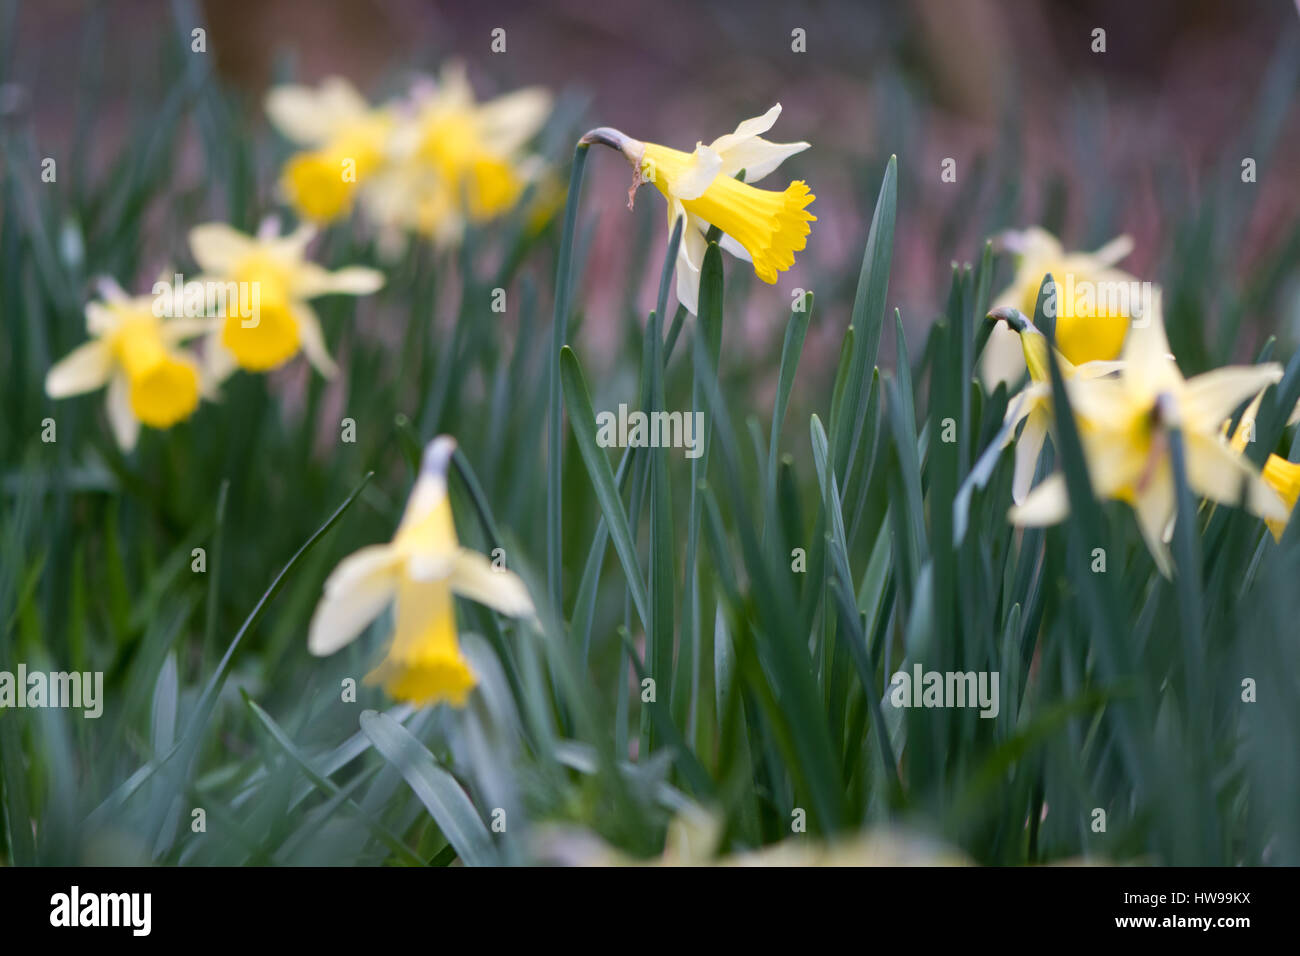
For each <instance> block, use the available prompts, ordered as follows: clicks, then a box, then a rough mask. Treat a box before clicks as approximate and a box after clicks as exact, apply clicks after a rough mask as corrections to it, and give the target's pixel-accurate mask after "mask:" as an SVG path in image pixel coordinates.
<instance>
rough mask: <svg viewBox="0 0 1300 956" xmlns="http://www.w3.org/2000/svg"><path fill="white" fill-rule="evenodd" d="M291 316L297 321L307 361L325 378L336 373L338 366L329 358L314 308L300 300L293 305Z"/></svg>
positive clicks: (299, 336)
mask: <svg viewBox="0 0 1300 956" xmlns="http://www.w3.org/2000/svg"><path fill="white" fill-rule="evenodd" d="M293 317H294V319H295V320H296V321H297V322H298V339H299V341H300V342H301V344H302V351H303V354H304V355H306V356H307V361H309V362H311V364H312V365H313V367H315V369H316V371H318V372H320V373H321V374H322V375H324V376H325V377H326V378H333V377H334V376H336V375H338V373H339V367H338V365H337V364H335V362H334V360H333V359H332V358H330V353H329V347H328V346H327V345H326V344H325V333H324V332H323V331H321V327H320V319H319V318H317V316H316V310H315V309H313V308H312V307H311V306H309V305H307V304H306V303H302V302H300V303H298V304H296V305H295V306H294V307H293Z"/></svg>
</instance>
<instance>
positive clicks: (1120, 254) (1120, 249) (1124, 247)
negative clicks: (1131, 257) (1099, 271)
mask: <svg viewBox="0 0 1300 956" xmlns="http://www.w3.org/2000/svg"><path fill="white" fill-rule="evenodd" d="M1132 251H1133V237H1132V236H1116V237H1115V238H1114V239H1112V240H1111V241H1110V242H1108V243H1106V244H1105V245H1104V246H1102V247H1101V248H1100V249H1098V250H1097V251H1096V252H1094V253H1093V254H1092V258H1093V259H1094V260H1096V263H1097V265H1099V266H1103V267H1105V266H1113V265H1114V264H1115V263H1117V262H1119V261H1120V260H1121V259H1123V258H1124V257H1125V256H1127V255H1128V254H1129V253H1130V252H1132Z"/></svg>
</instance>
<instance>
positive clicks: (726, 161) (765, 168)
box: [719, 136, 810, 183]
mask: <svg viewBox="0 0 1300 956" xmlns="http://www.w3.org/2000/svg"><path fill="white" fill-rule="evenodd" d="M809 145H810V144H809V143H804V142H798V143H773V142H769V141H768V140H765V139H763V138H762V137H761V136H755V137H754V138H753V139H751V140H747V141H746V142H744V143H741V144H740V145H739V146H735V147H733V148H732V149H729V150H727V152H726V153H723V154H721V155H722V168H721V169H720V170H719V175H722V176H735V175H736V174H737V173H738V172H740V171H741V170H742V169H743V170H744V171H745V182H747V183H756V182H758V181H759V180H760V179H763V178H764V177H766V176H767V175H769V174H770V173H772V172H773V171H775V170H776V168H777V167H778V166H780V165H781V164H782V163H783V162H785V161H786V160H787V159H789V158H790V157H791V156H793V155H795V154H796V153H802V152H803V151H804V150H805V149H807V148H808V147H809Z"/></svg>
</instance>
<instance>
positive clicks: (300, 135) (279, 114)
mask: <svg viewBox="0 0 1300 956" xmlns="http://www.w3.org/2000/svg"><path fill="white" fill-rule="evenodd" d="M368 109H369V106H368V104H367V103H366V101H365V99H364V98H363V97H362V96H361V94H360V93H358V92H357V91H356V88H355V87H354V86H353V85H352V84H351V83H349V82H348V81H347V80H345V79H343V78H341V77H337V76H332V77H330V78H329V79H327V80H325V81H324V82H322V83H321V85H320V88H319V89H312V88H311V87H310V86H300V85H296V84H291V85H287V86H277V87H275V88H274V89H273V90H271V92H270V93H268V94H267V96H266V113H267V116H269V117H270V119H271V122H272V123H274V124H275V126H276V128H277V129H279V130H280V132H281V133H283V134H284V135H285V136H286V137H288V138H289V139H291V140H293V141H294V142H295V143H299V144H300V145H304V146H314V145H317V144H320V143H323V142H325V141H326V140H327V139H329V138H330V137H331V136H332V135H334V133H335V132H336V131H337V130H338V128H339V126H340V125H341V124H342V123H344V122H347V121H348V120H352V119H355V118H357V117H359V116H361V115H362V114H364V113H365V112H366V111H367V110H368Z"/></svg>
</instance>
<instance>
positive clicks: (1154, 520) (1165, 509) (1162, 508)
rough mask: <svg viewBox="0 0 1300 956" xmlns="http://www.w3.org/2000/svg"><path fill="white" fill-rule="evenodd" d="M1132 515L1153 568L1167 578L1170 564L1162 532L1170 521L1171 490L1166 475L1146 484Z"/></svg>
mask: <svg viewBox="0 0 1300 956" xmlns="http://www.w3.org/2000/svg"><path fill="white" fill-rule="evenodd" d="M1133 513H1134V514H1135V515H1136V516H1137V523H1138V530H1140V531H1141V532H1142V540H1144V541H1145V542H1146V545H1147V550H1148V551H1150V552H1151V557H1153V558H1154V559H1155V562H1156V567H1157V568H1158V569H1159V570H1160V573H1161V574H1163V575H1164V576H1165V577H1167V578H1168V577H1171V576H1172V575H1173V561H1172V560H1171V558H1170V555H1169V546H1168V545H1166V544H1165V531H1166V529H1167V528H1168V527H1169V522H1170V521H1172V520H1173V519H1174V489H1173V481H1172V480H1171V479H1170V477H1169V476H1168V475H1167V474H1158V475H1156V476H1155V478H1154V479H1153V480H1152V481H1150V482H1149V483H1148V484H1147V486H1146V488H1145V490H1143V491H1142V492H1141V493H1140V494H1139V495H1138V498H1137V500H1136V501H1135V502H1134V504H1133Z"/></svg>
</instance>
